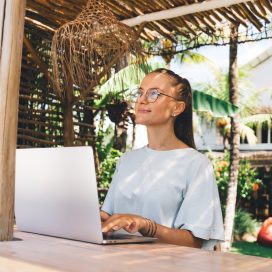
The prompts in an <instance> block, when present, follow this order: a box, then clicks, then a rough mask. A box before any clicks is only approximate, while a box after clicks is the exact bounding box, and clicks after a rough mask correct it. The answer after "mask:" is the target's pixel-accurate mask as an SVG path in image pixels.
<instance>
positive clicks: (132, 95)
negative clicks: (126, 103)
mask: <svg viewBox="0 0 272 272" xmlns="http://www.w3.org/2000/svg"><path fill="white" fill-rule="evenodd" d="M140 95H141V91H140V90H139V88H133V89H132V90H131V91H130V95H129V96H130V99H129V100H130V102H133V103H136V101H137V99H138V97H139V96H140Z"/></svg>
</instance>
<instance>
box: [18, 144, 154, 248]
mask: <svg viewBox="0 0 272 272" xmlns="http://www.w3.org/2000/svg"><path fill="white" fill-rule="evenodd" d="M15 174H16V183H15V217H16V226H17V228H18V229H19V230H21V231H26V232H32V233H37V234H44V235H49V236H56V237H62V238H68V239H73V240H79V241H85V242H91V243H96V244H113V243H138V242H152V241H154V240H155V239H154V238H148V237H143V236H138V235H129V234H127V235H126V234H120V233H115V232H114V233H109V234H106V235H103V234H102V228H101V221H100V213H99V203H98V194H97V184H96V175H95V167H94V157H93V150H92V148H91V147H86V146H82V147H59V148H31V149H17V151H16V173H15Z"/></svg>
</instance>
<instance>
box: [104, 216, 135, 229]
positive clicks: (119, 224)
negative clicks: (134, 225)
mask: <svg viewBox="0 0 272 272" xmlns="http://www.w3.org/2000/svg"><path fill="white" fill-rule="evenodd" d="M110 220H111V219H110ZM129 224H130V222H128V221H127V220H125V219H116V220H113V221H110V222H109V221H106V222H105V223H103V224H102V232H109V231H113V230H114V231H116V230H119V229H121V228H124V227H126V226H128V225H129Z"/></svg>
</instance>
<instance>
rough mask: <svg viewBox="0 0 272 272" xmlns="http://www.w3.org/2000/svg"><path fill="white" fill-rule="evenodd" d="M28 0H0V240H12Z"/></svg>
mask: <svg viewBox="0 0 272 272" xmlns="http://www.w3.org/2000/svg"><path fill="white" fill-rule="evenodd" d="M25 5H26V0H1V1H0V241H5V240H11V239H12V238H13V222H14V177H15V150H16V141H17V120H18V100H19V84H20V73H21V61H22V46H23V31H24V18H25Z"/></svg>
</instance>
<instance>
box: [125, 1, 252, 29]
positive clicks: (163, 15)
mask: <svg viewBox="0 0 272 272" xmlns="http://www.w3.org/2000/svg"><path fill="white" fill-rule="evenodd" d="M249 1H252V0H208V1H204V2H200V3H195V4H191V5H183V6H180V7H175V8H171V9H167V10H162V11H156V12H152V13H148V14H144V15H139V16H137V17H134V18H130V19H126V20H123V21H121V22H122V23H124V24H126V25H128V26H135V25H138V24H141V23H143V22H152V21H158V20H163V19H171V18H176V17H180V16H184V15H188V14H195V13H197V12H201V11H207V10H214V9H217V8H222V7H229V6H232V5H236V4H240V3H244V2H249Z"/></svg>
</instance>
